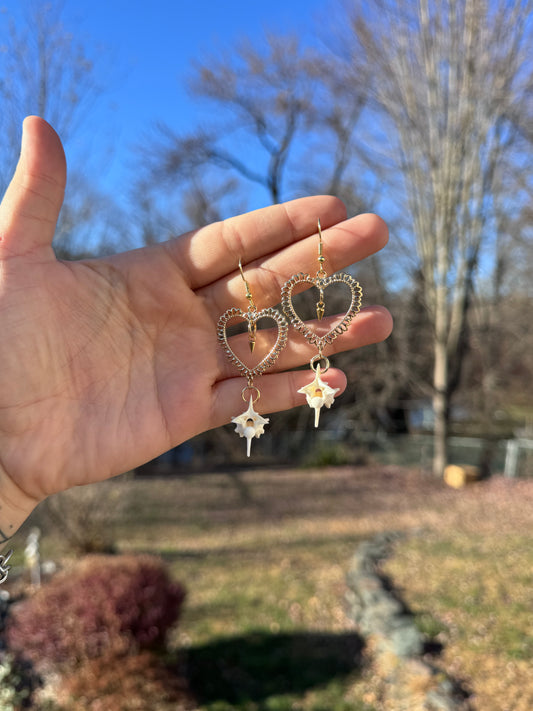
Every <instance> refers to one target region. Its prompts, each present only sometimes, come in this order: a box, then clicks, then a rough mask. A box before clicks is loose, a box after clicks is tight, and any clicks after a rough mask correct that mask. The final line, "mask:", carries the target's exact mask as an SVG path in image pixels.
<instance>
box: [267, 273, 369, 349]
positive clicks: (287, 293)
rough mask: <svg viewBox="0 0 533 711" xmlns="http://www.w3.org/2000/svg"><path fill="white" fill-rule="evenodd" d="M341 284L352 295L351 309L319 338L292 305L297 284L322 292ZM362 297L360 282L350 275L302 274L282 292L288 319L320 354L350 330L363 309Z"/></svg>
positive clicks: (294, 278)
mask: <svg viewBox="0 0 533 711" xmlns="http://www.w3.org/2000/svg"><path fill="white" fill-rule="evenodd" d="M339 283H340V284H347V285H348V287H349V289H350V292H351V295H352V300H351V303H350V307H349V308H348V310H347V311H346V313H345V314H344V317H343V318H342V321H341V322H340V323H338V324H337V325H336V326H335V327H334V328H332V329H331V330H330V331H328V332H327V333H326V334H325V335H323V336H319V335H318V334H317V333H315V332H314V331H313V329H312V328H311V327H310V326H308V325H307V324H306V323H304V321H302V319H301V318H300V317H299V316H298V314H297V313H296V311H295V309H294V305H293V303H292V291H293V289H294V287H295V286H296V284H309V285H310V286H316V288H317V289H320V290H321V291H322V290H323V289H325V288H326V287H327V286H329V285H330V284H339ZM362 297H363V290H362V289H361V286H360V284H359V282H357V281H356V280H355V279H354V278H353V277H351V276H350V275H349V274H345V273H341V274H333V275H332V276H329V277H318V276H311V275H310V274H302V273H301V272H300V273H299V274H295V275H294V276H292V277H291V278H290V279H289V280H288V281H286V282H285V284H284V285H283V288H282V290H281V304H282V307H283V311H284V312H285V314H286V316H287V318H288V319H289V320H290V322H291V323H292V325H293V326H294V328H295V329H296V330H297V331H299V332H300V333H301V334H303V336H304V338H305V339H306V340H307V341H308V342H309V343H310V344H311V345H316V347H317V348H318V350H319V352H320V353H321V352H322V351H323V349H324V348H325V347H326V345H328V344H329V343H332V342H333V341H334V340H335V339H336V338H337V336H340V335H341V334H342V333H344V332H345V331H347V330H348V324H349V323H350V321H351V320H352V319H353V317H354V316H356V315H357V314H358V313H359V309H360V308H361V299H362Z"/></svg>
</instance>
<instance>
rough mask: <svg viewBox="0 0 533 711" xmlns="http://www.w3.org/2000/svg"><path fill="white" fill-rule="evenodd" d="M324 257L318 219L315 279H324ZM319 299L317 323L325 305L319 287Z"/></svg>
mask: <svg viewBox="0 0 533 711" xmlns="http://www.w3.org/2000/svg"><path fill="white" fill-rule="evenodd" d="M325 261H326V260H325V257H324V254H323V252H322V227H321V226H320V218H319V219H318V271H317V273H316V278H317V279H325V278H326V271H325V269H324V262H325ZM319 292H320V299H319V301H317V304H316V315H317V318H318V320H319V321H322V319H323V318H324V313H325V310H326V304H325V303H324V289H323V288H322V286H319Z"/></svg>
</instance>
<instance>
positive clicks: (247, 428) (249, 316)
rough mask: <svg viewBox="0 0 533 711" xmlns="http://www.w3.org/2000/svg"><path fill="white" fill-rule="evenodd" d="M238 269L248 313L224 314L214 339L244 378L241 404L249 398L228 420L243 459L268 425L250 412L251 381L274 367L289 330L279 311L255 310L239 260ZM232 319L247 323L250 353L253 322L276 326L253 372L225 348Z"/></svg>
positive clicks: (254, 332) (253, 392)
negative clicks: (240, 439) (242, 450)
mask: <svg viewBox="0 0 533 711" xmlns="http://www.w3.org/2000/svg"><path fill="white" fill-rule="evenodd" d="M239 269H240V272H241V277H242V279H243V281H244V284H245V286H246V298H247V299H248V311H246V312H245V311H242V310H241V309H239V308H231V309H228V310H227V311H225V312H224V313H223V314H222V316H221V317H220V318H219V320H218V328H217V335H218V339H219V341H220V343H221V344H222V348H223V349H224V351H225V353H226V355H227V356H228V358H229V359H230V361H231V362H232V363H233V364H234V365H236V366H237V368H238V369H239V371H240V373H241V374H242V375H244V377H245V378H246V379H247V385H245V386H244V388H243V389H242V393H241V395H242V399H243V400H244V402H246V401H247V399H248V395H249V402H248V409H247V410H246V411H245V412H243V413H242V414H241V415H238V416H237V417H232V418H231V421H232V422H233V424H235V425H236V427H235V432H237V433H238V434H239V436H240V437H245V438H246V455H247V456H248V457H249V456H250V449H251V445H252V439H253V438H254V437H257V438H259V437H260V436H261V435H262V434H264V426H265V425H266V424H268V422H269V419H268V417H261V415H259V414H258V413H257V412H256V411H255V410H254V405H255V403H256V402H257V401H258V400H259V398H260V397H261V393H260V392H259V389H258V388H257V387H256V386H255V385H254V377H258V376H260V375H262V374H263V373H264V372H265V370H267V369H268V368H271V367H272V366H273V365H274V363H275V362H276V360H277V359H278V356H279V354H280V353H281V351H282V350H283V348H284V347H285V344H286V343H287V331H288V330H289V326H288V324H287V321H286V319H285V317H284V316H283V315H282V314H280V313H279V311H276V309H273V308H268V309H262V310H261V311H258V310H257V307H256V305H255V303H254V299H253V296H252V292H251V290H250V285H249V284H248V282H247V281H246V278H245V276H244V271H243V269H242V263H241V260H240V259H239ZM235 318H240V319H244V321H246V322H247V323H248V345H249V348H250V352H251V353H253V352H254V349H255V344H256V336H257V321H258V320H259V319H261V318H269V319H272V320H273V321H274V322H275V323H276V326H277V331H278V333H277V338H276V342H275V343H274V345H273V346H272V348H271V349H270V351H269V352H268V353H267V354H266V356H265V357H264V358H263V359H262V360H261V361H260V362H259V363H258V364H257V365H256V366H255V367H253V368H250V367H248V366H247V365H246V364H245V363H243V361H242V360H241V359H240V358H239V356H237V355H236V354H235V352H234V351H233V349H232V347H231V346H230V344H229V341H228V335H227V330H226V327H227V324H228V321H230V320H231V319H235Z"/></svg>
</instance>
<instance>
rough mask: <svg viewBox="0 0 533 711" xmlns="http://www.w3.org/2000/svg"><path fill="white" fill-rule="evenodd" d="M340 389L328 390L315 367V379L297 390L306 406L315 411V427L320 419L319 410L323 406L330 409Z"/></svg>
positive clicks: (318, 369)
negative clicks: (305, 401) (305, 399)
mask: <svg viewBox="0 0 533 711" xmlns="http://www.w3.org/2000/svg"><path fill="white" fill-rule="evenodd" d="M339 390H340V388H330V386H329V385H328V384H327V383H326V381H325V380H322V379H321V377H320V366H317V368H316V371H315V379H314V380H313V382H311V383H309V385H306V386H305V387H303V388H300V389H299V390H298V392H299V393H302V394H303V395H305V397H306V398H307V404H308V405H309V407H311V408H312V409H313V410H314V411H315V427H318V420H319V418H320V410H321V408H322V407H323V406H324V405H325V406H326V407H328V408H329V407H331V406H332V405H333V401H334V400H335V395H336V394H337V393H338V392H339Z"/></svg>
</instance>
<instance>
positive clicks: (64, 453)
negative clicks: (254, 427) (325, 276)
mask: <svg viewBox="0 0 533 711" xmlns="http://www.w3.org/2000/svg"><path fill="white" fill-rule="evenodd" d="M27 133H28V134H29V138H28V139H27V140H28V141H30V143H31V145H30V147H26V149H25V152H24V151H23V159H21V163H20V164H19V168H18V169H17V174H16V176H15V178H14V181H13V183H12V185H11V186H10V188H9V190H8V193H7V194H6V198H5V199H4V201H3V203H2V206H1V209H0V237H2V236H3V239H2V240H0V266H1V267H2V271H1V273H0V325H1V327H2V339H1V341H0V365H1V367H0V465H1V470H2V471H3V474H2V475H1V476H0V494H2V492H3V491H4V492H5V491H8V489H6V482H10V486H11V484H14V485H15V488H10V489H9V491H8V493H9V496H10V497H14V496H15V493H17V494H18V493H20V495H21V496H24V495H25V496H27V497H30V498H31V499H33V500H41V499H42V498H44V497H46V496H47V495H48V494H50V493H54V492H56V491H60V490H62V489H65V488H68V487H70V486H74V485H78V484H83V483H88V482H91V481H97V480H100V479H103V478H106V477H109V476H112V475H114V474H118V473H120V472H121V471H125V470H127V469H128V468H131V467H134V466H137V465H139V464H141V463H142V462H144V461H147V460H148V459H150V458H152V457H154V456H156V455H157V454H159V453H161V452H163V451H165V450H167V449H169V448H170V447H172V446H175V445H177V444H178V443H180V442H183V441H184V440H186V439H188V438H190V437H192V436H193V435H195V434H198V433H200V432H202V431H205V430H207V429H209V428H211V427H215V426H218V425H220V424H223V423H224V422H227V421H229V419H230V417H231V416H232V415H235V414H238V413H237V409H238V408H239V407H241V406H242V401H241V400H240V392H241V389H242V386H243V382H242V378H240V377H238V373H236V372H235V370H234V369H233V368H231V367H230V365H229V364H228V363H227V361H226V360H225V358H224V356H223V354H222V352H221V349H219V348H218V347H217V341H216V321H217V318H218V316H219V315H220V314H221V313H222V312H223V311H224V310H225V309H227V308H229V307H230V306H232V305H241V306H243V305H244V304H243V302H242V299H243V286H242V282H241V281H240V277H239V275H238V271H237V269H236V267H237V255H238V256H242V257H243V260H244V262H245V264H247V269H248V270H249V273H250V274H251V276H250V280H251V281H252V283H253V284H254V286H255V289H256V292H257V293H259V294H260V295H261V300H262V307H265V306H267V305H273V304H275V303H276V302H277V301H278V300H279V288H280V286H281V284H282V283H283V281H284V280H285V279H287V278H288V277H289V276H290V274H291V273H292V272H293V271H295V267H297V269H298V270H300V269H303V270H305V269H308V270H312V269H313V268H314V267H315V264H316V262H315V259H316V250H315V248H314V246H315V245H314V243H313V247H312V246H311V243H312V240H314V236H313V235H314V232H315V225H316V218H317V216H320V217H321V219H322V223H323V225H324V226H328V225H330V226H331V225H335V224H336V223H338V222H339V221H342V219H343V206H342V205H341V204H340V203H339V202H338V201H337V200H335V199H333V198H327V197H323V198H308V199H304V200H299V201H294V202H293V203H288V204H287V205H285V206H276V207H273V208H267V209H266V210H262V211H258V212H257V213H250V214H248V215H245V216H242V217H240V218H234V219H233V220H230V221H228V222H227V223H221V224H219V225H212V226H210V227H208V228H205V229H204V230H201V231H200V232H198V233H196V234H194V235H192V234H191V235H185V236H184V237H182V238H181V239H179V240H174V241H172V242H169V243H166V244H163V245H159V246H155V247H150V248H146V249H143V250H137V251H134V252H129V253H124V254H122V255H117V256H114V257H110V258H107V259H104V260H91V261H85V262H77V263H75V262H72V263H64V262H58V261H56V259H55V257H54V255H53V252H52V249H51V247H50V242H51V239H52V235H53V225H54V224H55V220H56V219H57V213H58V210H59V207H60V204H61V200H62V190H61V187H58V186H61V181H62V177H64V176H63V172H64V166H63V162H62V161H63V159H62V152H61V146H60V144H59V141H58V139H57V137H56V136H55V134H53V132H51V129H50V128H49V127H48V126H47V125H46V124H44V122H41V121H39V120H37V119H32V120H31V122H30V123H29V124H28V126H27ZM24 156H25V157H24ZM45 168H46V170H47V171H48V174H47V176H46V178H44V177H43V176H40V173H41V172H44V170H45ZM62 171H63V172H62ZM385 241H386V230H385V229H384V228H383V225H382V223H381V222H380V221H379V220H378V219H377V218H375V217H373V216H366V217H365V216H363V217H362V218H360V219H359V222H357V221H356V220H353V221H348V222H345V223H342V224H341V225H340V227H338V228H337V229H336V230H330V239H329V243H328V242H327V241H326V244H325V247H326V249H327V250H328V251H327V253H328V257H329V264H330V266H331V267H332V268H333V269H338V268H340V267H343V266H345V265H347V264H350V263H352V262H354V261H357V259H360V258H362V257H364V256H366V255H367V254H371V253H372V252H374V251H376V250H377V249H379V248H381V246H383V244H384V243H385ZM239 299H240V302H239ZM356 322H357V324H356V325H354V327H353V328H351V329H350V331H349V333H348V334H347V336H345V337H344V339H339V345H338V347H339V348H350V347H354V346H356V345H362V344H364V343H371V342H375V341H377V340H381V339H382V338H384V337H386V335H387V334H388V331H389V330H390V320H389V317H388V315H387V314H386V312H385V311H384V310H383V309H379V308H375V309H368V310H367V312H366V314H364V315H363V314H362V315H361V316H360V317H359V318H358V319H356ZM341 340H342V341H343V342H342V343H341V342H340V341H341ZM310 355H312V353H310V352H309V349H308V348H307V347H306V345H305V343H304V344H301V343H297V342H294V343H291V344H290V345H289V347H287V348H286V349H285V351H284V353H283V354H282V357H281V358H280V360H279V361H278V364H277V367H276V368H275V369H274V371H275V372H274V373H273V374H269V375H265V376H263V378H262V383H263V384H262V386H261V389H262V398H261V405H262V408H263V410H264V411H265V412H273V411H275V410H279V409H284V408H287V407H291V406H293V405H295V404H297V400H296V398H295V395H294V393H295V392H296V390H297V389H298V387H300V386H301V385H302V384H303V383H304V382H305V381H306V380H308V375H307V374H303V373H300V374H298V373H292V374H291V373H288V372H285V371H287V370H288V369H291V368H294V367H295V366H298V365H301V364H302V363H304V362H305V361H306V360H307V359H308V358H309V357H310ZM330 379H331V381H332V382H333V383H336V384H337V385H338V386H340V387H342V385H343V375H342V374H341V373H339V372H337V371H333V370H332V371H331V372H330ZM239 403H240V404H239ZM14 492H15V493H14ZM0 498H1V497H0ZM0 503H1V502H0ZM0 508H1V505H0Z"/></svg>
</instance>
